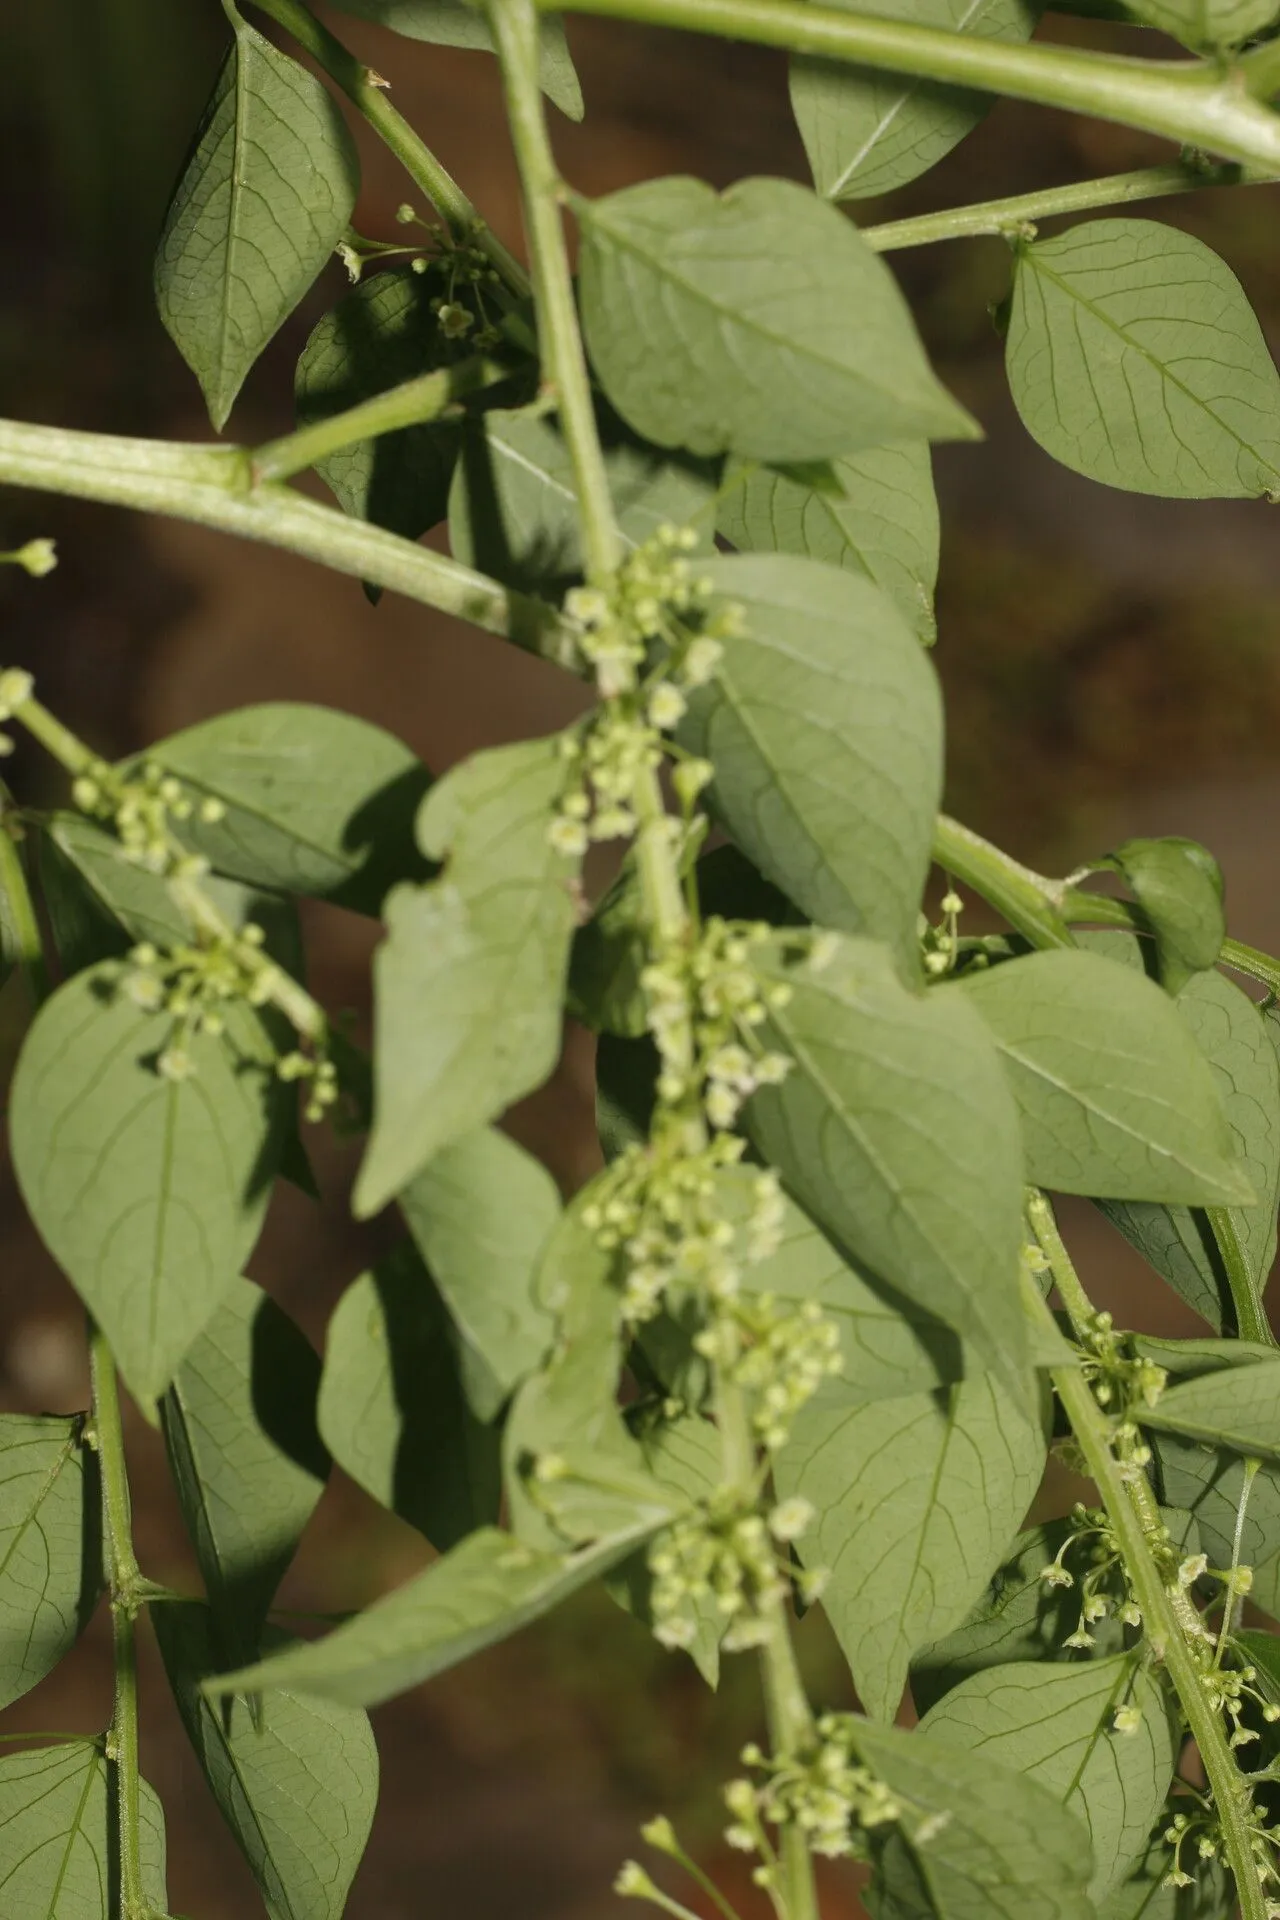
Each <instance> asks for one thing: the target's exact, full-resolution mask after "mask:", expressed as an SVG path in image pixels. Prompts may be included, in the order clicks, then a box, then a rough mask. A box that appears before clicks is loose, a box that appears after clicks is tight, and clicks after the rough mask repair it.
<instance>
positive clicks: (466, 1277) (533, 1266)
mask: <svg viewBox="0 0 1280 1920" xmlns="http://www.w3.org/2000/svg"><path fill="white" fill-rule="evenodd" d="M400 1207H401V1211H402V1212H403V1214H404V1217H405V1221H406V1223H407V1225H408V1228H409V1231H410V1233H411V1234H412V1235H413V1237H414V1239H415V1241H416V1242H417V1244H418V1247H419V1249H420V1250H421V1253H422V1256H423V1258H424V1260H425V1261H426V1262H427V1265H428V1266H429V1267H430V1269H431V1273H432V1277H433V1278H434V1280H435V1282H436V1285H437V1286H438V1287H439V1289H440V1291H441V1293H442V1294H443V1295H444V1298H445V1301H446V1303H447V1305H448V1308H449V1312H450V1314H451V1315H452V1316H453V1321H454V1324H455V1326H456V1327H457V1328H458V1330H459V1333H460V1334H461V1336H462V1338H463V1341H464V1343H465V1348H464V1355H463V1384H464V1386H465V1387H466V1389H467V1392H468V1397H469V1399H470V1402H471V1405H472V1408H473V1409H474V1411H475V1412H476V1413H477V1414H478V1415H479V1417H480V1418H481V1419H482V1420H491V1419H493V1417H494V1415H495V1414H496V1413H498V1411H499V1410H500V1408H501V1406H502V1404H503V1402H504V1401H505V1400H506V1399H507V1398H508V1397H509V1396H510V1394H511V1392H512V1390H513V1389H514V1388H515V1387H516V1386H517V1385H518V1384H519V1382H520V1381H521V1380H523V1379H524V1377H525V1375H526V1374H529V1373H532V1372H533V1369H534V1368H535V1367H536V1366H537V1365H538V1363H539V1361H540V1360H541V1359H542V1357H543V1355H544V1354H545V1353H546V1351H547V1348H548V1347H549V1346H550V1345H551V1337H552V1333H553V1330H554V1322H553V1318H552V1315H551V1313H550V1311H549V1309H548V1308H547V1307H546V1306H545V1305H544V1304H543V1303H542V1301H541V1300H540V1299H539V1298H538V1293H537V1286H536V1282H537V1275H538V1264H539V1261H540V1259H541V1256H542V1250H543V1247H544V1246H545V1245H546V1243H547V1241H548V1239H549V1238H550V1236H551V1234H552V1232H553V1230H554V1228H555V1225H556V1222H557V1220H558V1219H559V1218H560V1211H561V1209H560V1196H559V1193H558V1192H557V1190H556V1184H555V1181H554V1180H553V1179H552V1178H551V1175H550V1174H549V1173H548V1172H547V1170H546V1168H545V1167H543V1166H542V1165H541V1163H540V1162H539V1161H537V1160H535V1159H534V1158H533V1155H532V1154H529V1153H526V1152H525V1150H524V1148H523V1147H521V1146H517V1144H516V1142H515V1141H514V1140H511V1139H509V1138H508V1137H507V1135H506V1134H505V1133H499V1132H498V1130H497V1129H496V1128H495V1127H478V1128H477V1129H476V1131H475V1132H474V1133H468V1134H465V1135H464V1136H463V1138H462V1139H461V1140H455V1141H454V1142H453V1144H452V1145H451V1146H448V1147H445V1148H443V1149H442V1151H441V1152H439V1153H438V1154H436V1155H435V1157H434V1159H433V1160H432V1161H431V1162H430V1164H429V1165H428V1166H426V1167H424V1168H423V1170H422V1172H421V1173H419V1174H416V1175H415V1176H414V1178H413V1179H412V1180H411V1181H410V1182H409V1184H408V1186H407V1187H405V1189H404V1190H403V1192H402V1193H401V1195H400ZM468 1350H469V1351H470V1352H472V1353H474V1354H475V1355H477V1356H479V1361H480V1367H479V1368H477V1366H476V1365H475V1364H472V1365H471V1366H470V1367H468V1364H467V1351H468Z"/></svg>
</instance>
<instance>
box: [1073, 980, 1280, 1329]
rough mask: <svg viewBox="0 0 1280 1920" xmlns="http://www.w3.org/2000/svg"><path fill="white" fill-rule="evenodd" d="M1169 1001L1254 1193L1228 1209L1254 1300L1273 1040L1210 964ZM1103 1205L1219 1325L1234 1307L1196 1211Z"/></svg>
mask: <svg viewBox="0 0 1280 1920" xmlns="http://www.w3.org/2000/svg"><path fill="white" fill-rule="evenodd" d="M1176 1005H1177V1008H1178V1012H1179V1013H1180V1014H1181V1015H1182V1017H1183V1019H1184V1020H1185V1021H1186V1023H1187V1026H1188V1028H1189V1029H1190V1031H1191V1034H1192V1036H1193V1037H1194V1039H1195V1041H1196V1044H1197V1046H1198V1047H1199V1048H1200V1051H1201V1052H1202V1053H1203V1055H1204V1056H1205V1058H1206V1059H1207V1061H1208V1063H1209V1069H1210V1072H1211V1073H1212V1076H1213V1080H1214V1084H1215V1086H1216V1088H1217V1093H1218V1099H1219V1102H1220V1103H1221V1106H1222V1110H1223V1112H1224V1113H1225V1115H1226V1119H1227V1125H1228V1127H1229V1128H1230V1131H1231V1135H1232V1138H1233V1141H1234V1143H1235V1149H1236V1157H1237V1161H1238V1163H1239V1164H1240V1165H1241V1166H1242V1167H1243V1168H1244V1170H1245V1172H1246V1173H1247V1175H1248V1178H1249V1181H1250V1184H1251V1185H1252V1188H1253V1191H1254V1194H1255V1195H1256V1204H1255V1205H1253V1206H1248V1207H1239V1206H1236V1207H1231V1208H1229V1209H1228V1221H1229V1224H1230V1226H1231V1229H1232V1230H1233V1231H1234V1233H1235V1236H1236V1239H1237V1241H1238V1243H1239V1247H1240V1250H1241V1252H1242V1254H1243V1256H1244V1259H1245V1261H1246V1263H1247V1265H1248V1267H1249V1271H1250V1274H1251V1276H1252V1279H1253V1286H1254V1290H1255V1293H1256V1295H1257V1297H1258V1299H1259V1300H1260V1299H1261V1298H1262V1293H1263V1290H1264V1288H1265V1286H1266V1283H1267V1278H1268V1275H1269V1274H1270V1272H1271V1264H1272V1261H1273V1260H1274V1258H1275V1250H1276V1208H1277V1203H1278V1201H1280V1076H1278V1075H1277V1072H1276V1056H1275V1049H1274V1047H1273V1046H1272V1044H1271V1038H1270V1034H1269V1032H1268V1029H1267V1022H1266V1021H1265V1019H1263V1017H1262V1016H1261V1015H1260V1013H1259V1011H1258V1008H1257V1006H1256V1004H1255V1003H1254V1002H1253V1001H1252V1000H1250V999H1249V997H1248V995H1247V994H1245V993H1242V992H1241V990H1240V989H1239V988H1238V987H1237V986H1235V985H1234V984H1233V982H1231V981H1230V980H1227V979H1224V978H1223V976H1222V975H1221V974H1219V973H1214V972H1210V973H1197V974H1195V975H1193V976H1192V978H1191V979H1190V980H1188V982H1187V984H1186V985H1185V986H1184V987H1183V989H1182V991H1181V993H1179V995H1178V997H1177V1002H1176ZM1102 1211H1103V1212H1104V1213H1105V1214H1106V1216H1107V1218H1108V1219H1109V1220H1110V1221H1111V1222H1112V1224H1113V1225H1114V1226H1116V1227H1118V1228H1119V1230H1120V1232H1121V1233H1122V1234H1124V1236H1125V1238H1126V1239H1127V1240H1128V1241H1129V1242H1130V1243H1131V1244H1132V1245H1133V1246H1135V1247H1136V1248H1137V1249H1138V1252H1139V1253H1141V1254H1142V1255H1143V1257H1144V1258H1145V1259H1146V1260H1148V1261H1149V1262H1150V1263H1151V1265H1152V1266H1153V1267H1154V1268H1155V1269H1156V1271H1157V1273H1159V1274H1161V1275H1162V1276H1163V1278H1164V1279H1166V1280H1167V1281H1168V1282H1169V1285H1170V1286H1171V1287H1172V1288H1173V1289H1174V1291H1175V1292H1176V1293H1178V1294H1179V1295H1181V1297H1182V1299H1184V1300H1185V1301H1186V1302H1187V1304H1188V1306H1190V1307H1193V1308H1194V1309H1195V1311H1196V1312H1197V1313H1198V1314H1200V1315H1201V1316H1202V1318H1204V1319H1205V1320H1207V1321H1209V1323H1210V1325H1212V1326H1218V1327H1220V1326H1222V1325H1223V1322H1224V1316H1232V1317H1233V1316H1234V1309H1233V1307H1232V1306H1231V1294H1230V1289H1229V1287H1228V1284H1227V1278H1226V1273H1225V1271H1224V1268H1223V1263H1222V1255H1221V1253H1220V1252H1219V1250H1218V1246H1217V1243H1216V1241H1215V1238H1214V1233H1213V1229H1212V1227H1211V1226H1210V1223H1209V1221H1208V1219H1207V1217H1206V1216H1205V1214H1204V1213H1203V1212H1201V1211H1199V1210H1196V1211H1194V1212H1189V1211H1188V1210H1187V1209H1185V1208H1182V1207H1173V1208H1165V1207H1158V1206H1143V1205H1133V1206H1122V1205H1117V1204H1111V1205H1104V1207H1103V1209H1102ZM1161 1364H1162V1365H1163V1364H1164V1363H1163V1362H1161Z"/></svg>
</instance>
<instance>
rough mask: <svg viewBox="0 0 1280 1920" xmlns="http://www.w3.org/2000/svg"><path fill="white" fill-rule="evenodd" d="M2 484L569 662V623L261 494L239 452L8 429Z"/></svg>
mask: <svg viewBox="0 0 1280 1920" xmlns="http://www.w3.org/2000/svg"><path fill="white" fill-rule="evenodd" d="M0 484H9V485H12V486H19V487H35V488H38V489H39V490H40V491H41V492H44V493H64V494H71V495H73V496H74V497H75V498H77V499H80V500H101V501H104V502H105V503H107V504H108V505H111V506H119V507H135V508H138V509H140V510H141V511H142V512H144V513H163V514H169V515H171V516H172V517H173V518H174V519H177V520H192V521H195V522H196V523H197V524H198V525H200V526H205V527H216V528H218V529H219V530H220V531H221V532H223V533H234V534H239V535H240V536H241V538H242V539H246V540H259V541H262V542H265V544H266V545H268V546H275V547H283V548H286V549H287V550H288V551H289V552H291V553H299V554H302V555H303V556H304V557H305V558H307V559H309V560H318V561H319V562H320V564H321V565H322V566H325V567H329V568H331V569H332V570H333V571H334V572H336V573H347V574H351V575H353V576H354V578H355V579H357V580H369V581H371V582H372V583H373V584H374V585H375V586H379V587H390V588H391V589H393V591H395V592H396V593H402V594H404V595H405V597H406V599H409V600H417V601H420V602H421V603H422V604H423V605H424V606H428V607H436V608H437V609H438V610H439V611H440V612H442V613H450V614H453V615H455V616H456V617H457V618H458V619H460V620H469V621H470V622H471V624H472V625H473V626H477V627H483V628H485V630H486V631H487V632H489V633H497V634H501V635H502V636H503V638H505V639H507V640H511V641H513V642H514V643H515V644H516V645H517V646H520V647H523V648H525V649H526V650H527V651H529V652H531V653H538V654H541V655H543V657H544V658H546V659H549V660H554V661H556V662H558V663H563V662H565V661H566V660H568V659H569V658H571V657H572V639H571V636H570V634H569V633H568V630H567V628H566V626H565V623H564V622H563V621H562V620H561V619H560V618H559V617H558V615H556V614H555V613H553V612H552V611H551V610H550V608H548V607H546V606H543V605H542V604H541V603H540V602H539V601H536V600H530V599H527V598H526V597H525V596H524V595H523V594H519V593H514V592H512V591H511V590H510V589H508V588H506V587H503V586H500V585H499V584H498V582H497V581H496V580H490V579H488V578H487V577H486V576H485V575H484V574H481V573H475V572H473V571H472V569H471V568H470V567H464V566H460V565H459V563H458V562H457V561H456V560H450V559H447V558H446V557H445V556H444V555H443V554H440V553H433V552H432V551H431V549H430V548H429V547H421V546H418V545H417V543H416V542H415V541H412V540H402V539H401V538H400V536H399V535H398V534H394V533H387V532H385V531H384V530H383V529H382V528H381V527H374V526H370V525H369V524H368V523H367V522H366V521H363V520H353V519H351V518H349V516H348V515H347V514H345V513H339V512H338V511H337V509H336V508H334V507H324V506H321V505H320V504H319V502H318V501H315V500H307V499H305V498H304V497H303V496H302V495H301V494H299V493H294V492H292V491H291V489H290V488H288V487H278V486H261V487H254V485H253V472H252V465H251V459H250V455H249V454H248V453H247V452H246V451H245V450H244V449H243V448H239V447H210V446H200V445H189V446H182V445H177V444H173V443H170V442H168V441H164V440H131V439H125V438H123V437H121V436H119V435H116V434H108V433H75V432H71V431H69V430H67V429H65V428H62V427H38V426H28V425H26V424H25V423H24V422H20V421H17V420H0Z"/></svg>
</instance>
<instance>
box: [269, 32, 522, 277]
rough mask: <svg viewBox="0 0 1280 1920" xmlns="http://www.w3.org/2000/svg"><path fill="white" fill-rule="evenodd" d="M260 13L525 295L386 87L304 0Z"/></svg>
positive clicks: (509, 260)
mask: <svg viewBox="0 0 1280 1920" xmlns="http://www.w3.org/2000/svg"><path fill="white" fill-rule="evenodd" d="M253 5H254V6H255V7H257V9H258V11H259V12H260V13H265V14H269V15H270V17H271V18H272V19H273V20H274V21H276V22H277V23H278V24H279V25H280V26H282V27H284V28H285V30H286V31H287V32H288V33H291V34H292V35H293V38H294V39H295V40H296V41H297V42H298V45H299V46H300V47H302V48H303V49H304V50H305V51H306V52H307V53H309V54H310V55H311V57H312V59H313V60H315V61H316V62H317V63H318V64H319V65H320V66H321V67H323V68H324V71H325V72H326V73H327V74H328V76H329V78H330V79H331V80H332V81H333V82H334V84H335V86H338V87H340V88H341V89H342V91H343V93H345V94H346V96H347V98H348V100H349V101H350V102H351V104H352V106H353V107H355V108H357V109H358V110H359V112H361V113H362V114H363V115H364V117H365V119H366V120H367V121H368V122H369V125H370V126H371V127H372V128H373V130H374V132H375V133H376V134H377V135H378V137H379V139H380V140H382V141H383V143H384V145H386V146H388V147H389V148H390V149H391V151H392V153H394V155H395V156H396V159H397V160H398V161H399V162H400V164H401V166H402V167H403V168H404V170H405V172H406V173H407V174H408V176H409V178H410V179H411V180H412V181H413V182H414V185H415V186H417V187H419V188H420V189H421V190H422V192H423V193H425V194H426V195H427V197H428V199H429V200H430V201H431V202H432V204H433V205H434V206H435V208H436V210H437V212H439V213H440V214H442V215H443V216H444V218H445V220H446V221H447V222H448V223H449V226H450V227H451V228H452V229H453V231H454V233H455V234H457V235H460V236H461V235H464V234H465V235H466V237H467V238H468V239H470V240H471V241H472V242H473V243H474V244H475V245H476V246H477V247H479V248H480V250H481V252H482V253H484V254H485V255H486V256H487V258H488V259H489V260H491V261H492V263H493V265H494V266H495V267H496V268H497V270H498V272H499V273H500V274H501V275H502V277H503V279H504V280H505V281H506V283H507V285H508V286H509V287H510V289H511V291H512V292H513V293H514V294H517V295H519V296H520V297H523V296H524V295H525V294H527V293H528V291H529V279H528V275H527V274H526V273H525V270H524V268H523V267H522V266H521V265H520V262H519V261H518V260H517V259H516V258H515V255H514V254H512V253H509V252H508V251H507V249H506V247H504V246H503V244H502V242H501V240H499V239H498V237H497V235H496V234H494V233H491V232H490V230H489V228H488V227H487V226H486V224H485V222H484V221H483V220H482V219H481V218H480V215H479V214H478V213H477V212H476V209H475V208H474V206H473V205H472V204H471V202H470V200H468V198H467V196H466V194H465V193H464V192H463V191H462V188H461V187H460V186H459V185H458V183H457V181H456V180H455V179H454V178H453V175H452V174H451V173H449V172H448V171H447V169H446V168H445V167H443V166H442V165H441V164H440V162H439V160H437V159H436V156H435V154H434V153H432V151H431V149H430V147H428V146H427V145H426V144H425V142H424V141H422V140H421V139H420V138H419V137H418V135H417V134H416V133H415V132H414V130H413V128H412V127H411V126H410V125H409V122H408V121H407V120H406V119H405V117H404V115H403V114H401V113H397V111H396V109H395V108H394V107H393V106H392V104H391V102H390V100H389V99H388V98H387V86H386V82H385V81H384V80H382V79H381V77H380V76H379V75H378V74H375V73H374V71H373V68H372V67H367V66H365V64H364V62H363V61H362V60H357V59H356V57H355V55H354V54H353V53H350V52H349V51H348V50H347V48H346V47H344V46H343V44H342V42H341V40H338V39H335V37H334V35H333V34H331V33H330V32H329V29H328V28H327V27H325V26H322V25H321V23H320V22H319V21H318V20H317V19H316V17H315V15H314V14H313V13H312V12H311V11H310V9H309V8H308V7H305V6H303V5H302V0H253Z"/></svg>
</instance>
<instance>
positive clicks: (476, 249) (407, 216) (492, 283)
mask: <svg viewBox="0 0 1280 1920" xmlns="http://www.w3.org/2000/svg"><path fill="white" fill-rule="evenodd" d="M396 221H397V223H398V224H399V225H400V226H402V227H410V226H412V227H420V228H421V229H422V231H423V234H424V238H423V239H422V240H421V241H415V242H414V243H413V244H412V245H410V246H401V245H397V244H396V243H395V242H392V241H384V240H366V239H364V238H362V237H361V236H359V235H356V234H350V235H348V237H347V239H345V240H343V241H342V242H341V244H340V245H339V247H338V249H337V254H338V258H339V259H340V260H341V262H342V264H343V266H344V267H345V268H346V270H347V277H348V278H349V279H350V280H351V281H352V283H353V284H354V283H355V282H356V281H357V280H359V279H360V277H361V275H362V274H363V272H364V270H365V267H366V266H367V265H368V264H369V263H370V261H375V260H388V259H392V258H394V257H396V256H397V255H404V254H408V255H410V256H411V257H410V260H409V265H410V267H411V268H412V269H413V271H414V272H415V273H419V274H430V275H431V276H432V278H433V279H434V280H436V281H437V282H438V284H439V285H440V286H441V288H442V291H441V292H440V293H439V294H437V295H436V296H435V298H434V299H432V300H431V302H430V306H431V311H432V313H434V314H435V316H436V323H437V325H438V326H439V329H440V332H441V333H442V335H443V336H444V338H445V339H446V340H447V341H449V342H451V343H453V342H459V341H465V342H466V344H467V346H468V347H479V348H482V349H484V348H489V347H496V346H497V345H498V343H499V341H500V340H501V337H502V336H501V333H500V332H499V330H498V327H497V325H496V324H495V322H494V320H493V317H492V316H491V314H490V313H489V311H488V308H487V306H486V302H485V295H486V294H488V295H489V297H490V298H492V297H493V296H494V295H495V294H496V293H497V292H498V291H499V290H500V288H501V286H502V275H501V274H500V273H499V272H498V270H497V268H496V267H495V266H494V265H493V263H492V261H491V260H490V259H489V256H488V255H487V254H486V253H485V251H484V249H483V247H481V246H480V245H479V243H478V240H477V230H476V229H475V228H472V229H469V230H468V231H466V232H463V233H453V232H451V231H450V229H449V228H448V227H446V226H444V225H443V224H442V223H440V222H439V221H431V220H424V219H423V218H422V217H421V215H420V214H419V213H418V212H417V210H416V208H414V207H411V206H410V205H409V204H408V203H407V202H406V203H404V204H403V205H401V206H399V207H398V208H397V209H396Z"/></svg>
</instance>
